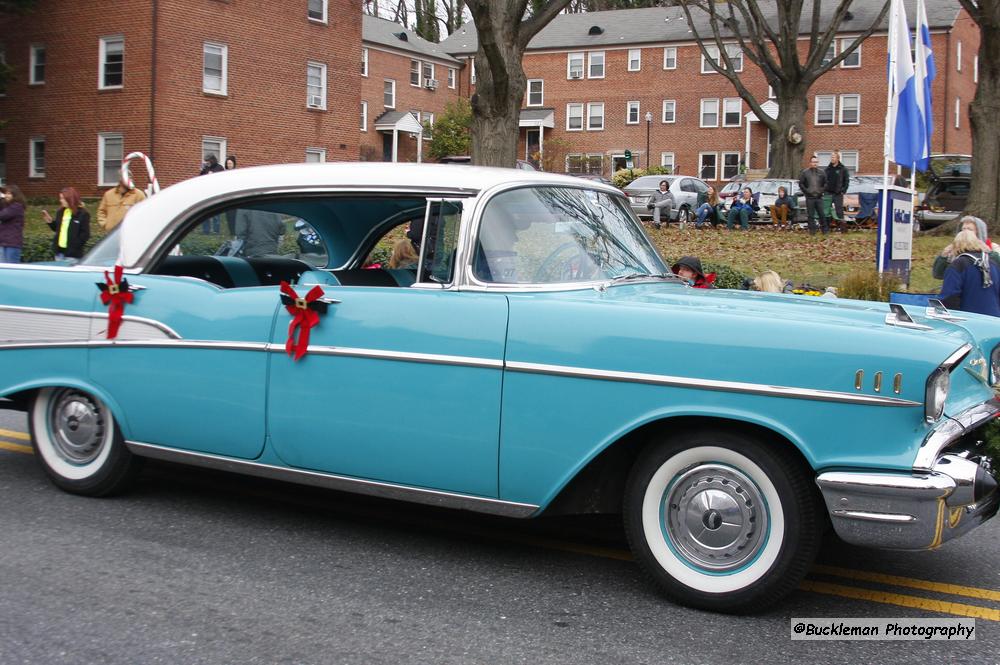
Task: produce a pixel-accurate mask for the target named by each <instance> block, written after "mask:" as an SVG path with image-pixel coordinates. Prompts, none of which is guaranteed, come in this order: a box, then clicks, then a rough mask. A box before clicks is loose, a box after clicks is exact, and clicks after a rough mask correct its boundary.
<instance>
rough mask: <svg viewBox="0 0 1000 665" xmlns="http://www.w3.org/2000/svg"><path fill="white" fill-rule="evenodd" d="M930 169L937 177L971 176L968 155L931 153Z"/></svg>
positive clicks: (970, 159)
mask: <svg viewBox="0 0 1000 665" xmlns="http://www.w3.org/2000/svg"><path fill="white" fill-rule="evenodd" d="M930 170H931V172H933V173H934V175H935V176H937V177H938V178H961V177H971V176H972V158H971V157H969V156H968V155H931V159H930Z"/></svg>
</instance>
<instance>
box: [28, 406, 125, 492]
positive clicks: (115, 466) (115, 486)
mask: <svg viewBox="0 0 1000 665" xmlns="http://www.w3.org/2000/svg"><path fill="white" fill-rule="evenodd" d="M28 423H29V426H30V429H31V441H32V444H33V445H34V447H35V453H36V457H37V458H38V461H39V463H41V465H42V469H44V471H45V473H46V474H48V476H49V478H50V479H51V480H52V482H53V483H55V484H56V486H58V487H59V488H61V489H63V490H66V491H67V492H72V493H73V494H83V495H86V496H106V495H109V494H114V493H116V492H119V491H121V490H123V489H125V488H126V487H127V486H128V485H129V483H130V482H131V481H132V479H133V478H134V476H135V474H136V472H137V471H138V468H139V458H137V457H135V456H134V455H132V453H130V452H129V450H128V449H127V448H126V447H125V441H124V440H123V438H122V435H121V432H120V431H119V429H118V424H117V423H116V422H115V419H114V416H113V415H111V411H110V410H109V409H108V407H107V405H105V404H104V402H102V401H101V400H100V399H98V398H97V397H95V396H93V395H91V394H89V393H86V392H83V391H81V390H77V389H75V388H45V389H43V390H40V391H39V392H38V395H37V396H36V397H35V400H34V402H33V403H32V406H31V412H30V414H29V418H28Z"/></svg>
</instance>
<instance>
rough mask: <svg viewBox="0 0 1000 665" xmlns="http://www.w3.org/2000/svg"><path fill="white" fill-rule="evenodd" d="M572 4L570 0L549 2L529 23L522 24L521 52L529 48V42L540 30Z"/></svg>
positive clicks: (523, 22)
mask: <svg viewBox="0 0 1000 665" xmlns="http://www.w3.org/2000/svg"><path fill="white" fill-rule="evenodd" d="M569 3H570V0H549V2H547V3H545V5H543V6H542V7H539V8H538V11H536V12H535V14H534V15H533V16H532V17H531V18H529V19H528V20H527V21H522V22H521V28H520V31H519V33H518V39H519V40H520V42H521V50H522V51H523V50H524V49H526V48H528V42H530V41H531V38H532V37H534V36H535V35H536V34H537V33H538V31H539V30H541V29H542V28H544V27H545V26H546V25H547V24H548V23H549V21H551V20H552V19H553V18H555V16H556V14H558V13H559V12H561V11H562V10H563V8H565V7H566V5H568V4H569Z"/></svg>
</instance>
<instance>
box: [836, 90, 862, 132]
mask: <svg viewBox="0 0 1000 665" xmlns="http://www.w3.org/2000/svg"><path fill="white" fill-rule="evenodd" d="M860 122H861V95H841V96H840V124H842V125H857V124H859V123H860Z"/></svg>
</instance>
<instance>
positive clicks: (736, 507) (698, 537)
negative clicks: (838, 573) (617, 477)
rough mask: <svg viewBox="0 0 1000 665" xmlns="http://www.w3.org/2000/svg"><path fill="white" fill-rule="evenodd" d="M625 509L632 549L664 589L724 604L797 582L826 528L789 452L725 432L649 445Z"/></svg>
mask: <svg viewBox="0 0 1000 665" xmlns="http://www.w3.org/2000/svg"><path fill="white" fill-rule="evenodd" d="M624 512H625V515H624V518H625V527H626V532H627V534H628V538H629V544H630V545H631V547H632V551H633V552H634V554H635V556H636V559H637V560H638V561H639V563H640V565H641V566H642V567H643V568H644V569H645V571H646V572H647V573H648V574H649V575H650V576H651V577H652V578H653V579H654V580H655V581H656V582H657V583H658V584H659V585H660V587H661V588H662V589H663V590H664V591H665V592H666V593H667V594H668V595H669V596H670V597H671V598H673V599H674V600H676V601H677V602H679V603H681V604H684V605H689V606H691V607H697V608H700V609H707V610H714V611H721V612H733V613H742V612H750V611H759V610H761V609H763V608H765V607H767V606H768V605H770V604H772V603H774V602H776V601H778V600H779V599H781V598H782V597H784V596H785V595H787V594H788V593H790V592H791V591H792V590H794V589H795V588H796V587H797V586H798V584H799V582H801V581H802V579H803V577H805V574H806V572H807V571H808V569H809V566H810V564H811V563H812V561H813V558H814V557H815V555H816V551H817V549H818V547H819V541H820V535H821V534H820V521H819V519H818V514H817V503H816V499H815V495H814V493H813V491H812V488H811V486H810V484H809V481H808V479H807V477H806V474H804V473H803V472H802V470H800V468H799V467H798V466H797V465H796V464H795V463H794V462H793V461H792V460H791V459H790V457H789V455H787V454H786V453H785V452H784V451H781V450H778V449H776V448H775V447H774V446H773V445H767V444H764V443H762V442H760V441H758V440H756V439H753V438H750V437H748V436H745V435H742V434H737V433H733V432H729V431H724V430H704V431H698V432H688V433H684V434H680V435H675V436H674V437H672V438H670V439H668V440H666V441H663V442H662V443H659V444H654V445H652V446H650V447H649V448H647V449H646V450H645V451H644V452H643V453H642V454H641V455H640V456H639V458H638V459H637V461H636V462H635V465H634V466H633V468H632V472H631V473H630V475H629V479H628V483H627V485H626V490H625V505H624Z"/></svg>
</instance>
